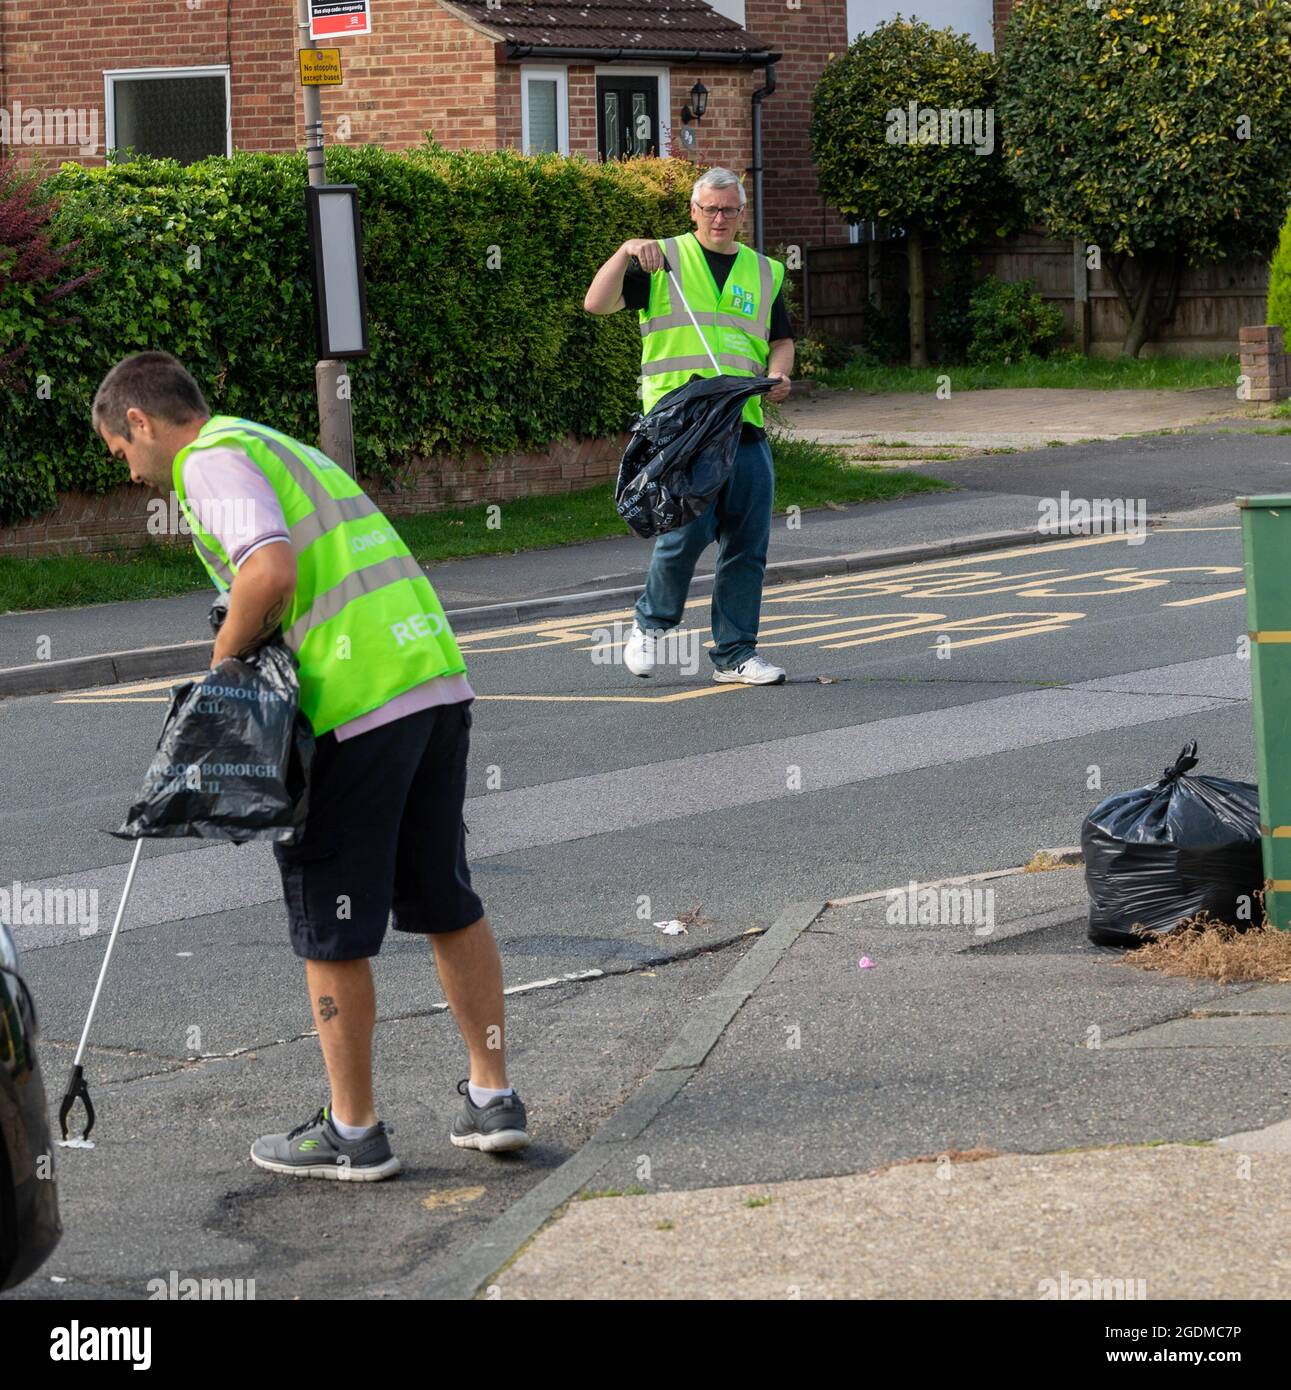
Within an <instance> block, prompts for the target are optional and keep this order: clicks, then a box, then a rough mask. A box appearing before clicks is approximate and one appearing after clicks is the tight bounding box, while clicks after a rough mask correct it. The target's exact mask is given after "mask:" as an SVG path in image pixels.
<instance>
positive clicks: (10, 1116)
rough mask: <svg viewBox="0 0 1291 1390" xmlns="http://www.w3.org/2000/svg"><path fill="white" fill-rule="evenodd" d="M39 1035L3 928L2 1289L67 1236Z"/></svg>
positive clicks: (0, 1018)
mask: <svg viewBox="0 0 1291 1390" xmlns="http://www.w3.org/2000/svg"><path fill="white" fill-rule="evenodd" d="M36 1032H37V1029H36V1008H35V1005H34V1004H33V1003H32V999H31V994H30V992H29V991H28V989H27V986H26V984H25V982H24V981H23V978H22V976H21V975H20V974H19V973H18V951H17V948H16V947H15V945H14V942H13V937H12V936H11V935H10V932H9V928H8V927H7V926H5V924H4V923H3V922H0V1289H11V1288H13V1287H14V1286H15V1285H17V1284H21V1283H22V1281H23V1280H24V1279H28V1278H30V1277H31V1275H33V1274H34V1273H35V1272H36V1271H37V1270H38V1269H39V1268H40V1267H41V1265H42V1264H44V1262H45V1261H46V1260H47V1259H48V1258H49V1256H50V1254H51V1253H52V1252H53V1250H54V1247H55V1246H56V1245H57V1244H58V1241H59V1238H60V1237H61V1236H62V1234H63V1227H62V1223H61V1222H60V1221H59V1218H58V1189H57V1187H56V1186H55V1184H54V1149H53V1145H52V1144H51V1143H50V1133H49V1115H48V1112H47V1110H46V1108H45V1087H44V1084H43V1083H42V1081H41V1078H40V1064H39V1062H38V1061H37V1059H36Z"/></svg>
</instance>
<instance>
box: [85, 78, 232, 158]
mask: <svg viewBox="0 0 1291 1390" xmlns="http://www.w3.org/2000/svg"><path fill="white" fill-rule="evenodd" d="M103 89H104V106H105V107H106V109H107V126H108V132H107V133H108V139H107V144H108V148H109V149H121V150H126V149H133V150H134V151H135V153H136V154H151V155H157V156H159V157H164V158H169V159H177V160H179V162H180V163H181V164H192V163H193V161H194V160H197V159H205V158H206V157H207V156H208V155H212V154H223V155H231V154H232V153H233V130H232V123H231V121H230V119H229V70H228V68H227V67H210V68H128V69H120V70H118V71H115V72H105V73H104V74H103Z"/></svg>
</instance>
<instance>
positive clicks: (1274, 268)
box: [1264, 214, 1291, 346]
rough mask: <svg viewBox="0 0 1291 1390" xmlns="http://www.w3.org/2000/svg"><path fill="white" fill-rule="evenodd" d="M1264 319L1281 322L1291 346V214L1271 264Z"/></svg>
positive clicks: (1283, 228)
mask: <svg viewBox="0 0 1291 1390" xmlns="http://www.w3.org/2000/svg"><path fill="white" fill-rule="evenodd" d="M1264 320H1265V322H1266V323H1278V324H1281V325H1282V330H1283V337H1284V339H1285V340H1286V342H1287V343H1288V345H1289V346H1291V214H1289V215H1288V217H1287V220H1286V221H1285V222H1284V223H1283V224H1282V233H1281V235H1280V236H1279V237H1278V249H1277V250H1276V251H1275V252H1274V253H1273V262H1272V264H1271V265H1270V266H1269V307H1268V312H1267V313H1266V314H1265V316H1264Z"/></svg>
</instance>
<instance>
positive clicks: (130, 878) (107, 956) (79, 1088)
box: [58, 839, 143, 1143]
mask: <svg viewBox="0 0 1291 1390" xmlns="http://www.w3.org/2000/svg"><path fill="white" fill-rule="evenodd" d="M142 849H143V840H142V839H139V840H136V841H135V842H134V858H133V859H131V861H130V872H129V873H128V874H127V875H126V886H125V891H124V892H123V893H122V894H121V901H120V902H119V903H118V904H117V918H116V921H115V922H113V923H112V935H111V936H110V937H109V938H108V949H107V950H106V951H105V952H104V954H103V964H102V965H101V966H100V967H99V982H98V984H96V985H95V986H94V998H93V999H91V1000H90V1012H89V1014H88V1015H87V1016H86V1019H85V1027H84V1029H83V1030H82V1032H81V1045H80V1046H79V1047H78V1048H77V1049H76V1056H75V1058H74V1059H73V1061H72V1076H71V1080H69V1081H68V1083H67V1092H66V1094H65V1095H64V1096H63V1103H62V1105H60V1106H59V1107H58V1124H59V1128H60V1129H61V1130H62V1131H63V1141H64V1142H65V1143H66V1142H68V1140H67V1119H68V1116H69V1115H70V1114H71V1113H72V1107H73V1106H74V1105H75V1104H76V1102H77V1101H78V1100H80V1101H83V1102H84V1104H85V1115H86V1120H85V1131H84V1133H83V1134H82V1135H81V1141H80V1142H82V1143H84V1142H85V1141H86V1140H87V1139H88V1138H89V1137H90V1130H92V1129H93V1128H94V1104H93V1102H92V1101H91V1100H90V1088H89V1087H88V1086H87V1085H86V1084H85V1070H84V1068H83V1067H82V1066H81V1058H82V1056H83V1055H84V1053H85V1043H86V1040H87V1039H88V1038H89V1036H90V1024H91V1023H92V1022H93V1021H94V1010H95V1008H96V1007H97V1006H98V1002H99V993H100V991H101V990H102V989H103V979H104V976H106V975H107V973H108V961H110V960H111V959H112V947H113V946H114V945H116V939H117V932H118V931H119V930H120V927H121V919H122V918H123V917H124V916H125V910H126V903H127V902H129V901H130V889H131V888H132V887H133V886H134V874H135V870H136V869H137V868H138V867H139V854H140V851H141V850H142ZM71 1142H72V1143H75V1142H76V1141H75V1140H72V1141H71Z"/></svg>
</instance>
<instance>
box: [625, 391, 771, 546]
mask: <svg viewBox="0 0 1291 1390" xmlns="http://www.w3.org/2000/svg"><path fill="white" fill-rule="evenodd" d="M775 385H776V383H775V382H774V381H772V380H769V379H768V378H767V377H749V376H708V377H701V376H693V377H691V379H690V380H689V381H688V382H686V384H685V385H684V386H678V387H676V388H675V389H674V390H672V391H669V392H668V394H667V395H666V396H662V397H660V399H659V400H658V401H656V402H655V405H654V409H653V410H651V411H650V413H649V414H648V415H638V416H637V418H636V420H635V421H634V423H633V425H632V438H631V439H630V440H629V441H628V447H627V449H626V450H624V453H623V459H622V461H621V462H620V464H619V479H618V483H617V485H616V486H615V489H614V506H615V508H616V510H617V511H618V514H619V515H620V516H621V517H622V518H623V520H624V521H626V522H627V524H628V525H629V526H630V527H631V528H632V529H633V530H634V531H635V532H636V533H637V535H638V536H643V537H645V538H646V539H647V540H648V539H649V538H650V537H651V536H661V535H663V533H664V532H665V531H675V530H676V529H677V528H678V527H679V526H685V525H687V524H688V523H689V522H692V521H694V520H695V518H696V517H698V516H702V515H703V514H704V512H706V511H707V510H708V508H709V507H711V506H712V505H713V503H714V502H715V501H716V500H717V494H718V493H719V492H721V490H722V488H723V487H725V485H726V482H727V480H728V479H729V478H730V476H731V469H732V468H733V467H734V466H735V454H736V451H737V450H738V449H739V447H740V425H741V415H742V412H743V410H744V402H745V401H746V400H748V399H749V397H750V396H757V395H761V394H762V393H763V392H766V391H770V390H771V389H772V388H773V387H774V386H775Z"/></svg>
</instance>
